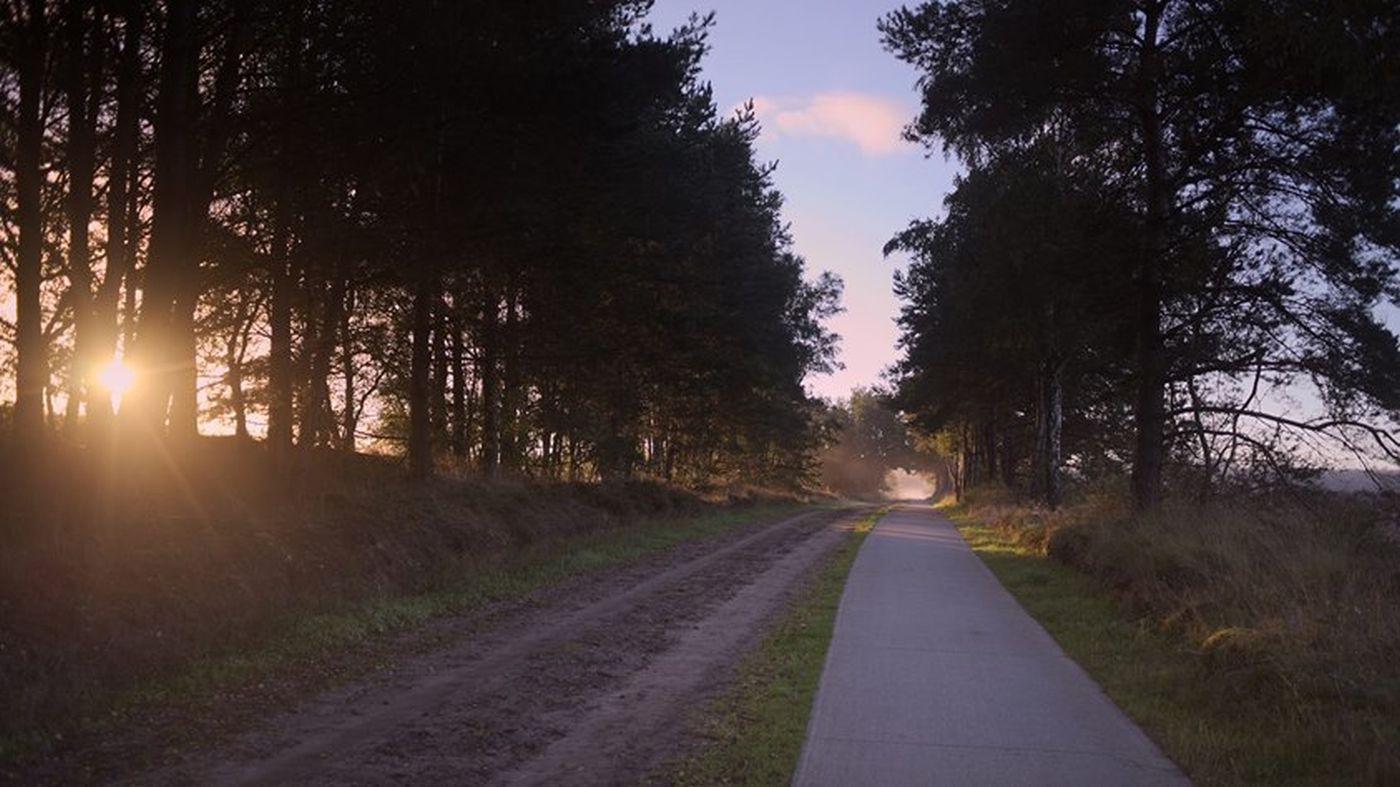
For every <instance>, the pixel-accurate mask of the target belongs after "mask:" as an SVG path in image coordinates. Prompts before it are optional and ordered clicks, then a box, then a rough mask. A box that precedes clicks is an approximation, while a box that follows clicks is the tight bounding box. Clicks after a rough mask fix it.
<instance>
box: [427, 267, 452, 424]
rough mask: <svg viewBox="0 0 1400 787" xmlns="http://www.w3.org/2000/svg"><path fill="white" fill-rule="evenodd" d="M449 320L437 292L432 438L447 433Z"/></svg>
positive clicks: (434, 325)
mask: <svg viewBox="0 0 1400 787" xmlns="http://www.w3.org/2000/svg"><path fill="white" fill-rule="evenodd" d="M450 323H451V321H450V320H449V319H448V315H447V303H446V300H445V299H444V298H443V297H442V296H441V295H440V294H439V296H438V297H437V298H436V299H434V302H433V377H432V388H433V393H432V398H431V402H432V426H433V438H434V439H441V438H442V437H443V436H445V435H446V434H447V423H448V411H447V368H448V364H447V330H448V326H449V325H450Z"/></svg>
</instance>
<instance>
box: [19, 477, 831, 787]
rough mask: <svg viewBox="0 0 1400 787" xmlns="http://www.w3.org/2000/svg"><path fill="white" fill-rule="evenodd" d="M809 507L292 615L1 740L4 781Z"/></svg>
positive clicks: (467, 565)
mask: <svg viewBox="0 0 1400 787" xmlns="http://www.w3.org/2000/svg"><path fill="white" fill-rule="evenodd" d="M812 508H814V506H811V505H805V504H798V503H786V504H782V503H778V504H761V505H752V506H743V507H729V508H722V509H719V510H712V511H708V512H705V513H701V514H696V515H689V516H681V517H675V518H668V519H664V520H659V521H650V522H647V521H643V522H636V523H632V524H628V525H625V526H621V527H617V528H614V529H610V530H604V531H597V532H593V533H588V534H584V535H578V536H574V537H570V538H563V539H558V540H555V541H552V542H550V541H545V542H537V543H535V544H533V545H531V546H528V547H525V548H523V549H521V550H520V551H518V552H516V553H514V554H512V555H510V556H508V557H500V556H497V557H496V558H494V559H492V560H490V561H480V562H474V561H458V562H456V563H455V564H453V565H452V567H451V568H450V569H449V570H447V571H446V572H444V573H443V574H442V575H441V576H440V577H439V578H438V579H437V580H436V581H434V582H433V583H432V587H431V589H430V590H428V591H426V592H422V593H416V594H406V595H383V596H377V597H371V598H368V599H364V600H360V601H357V602H351V603H346V604H343V605H341V606H340V607H338V608H335V609H333V610H330V611H321V612H316V613H309V614H300V615H296V614H293V615H292V616H291V617H290V618H289V620H287V621H286V622H285V624H284V625H282V626H279V627H277V630H276V631H275V633H269V634H266V635H264V636H261V637H256V638H252V639H250V640H249V641H248V642H247V643H246V644H245V645H244V646H243V647H240V648H238V649H236V650H229V651H224V652H218V653H214V654H208V655H205V656H201V657H198V658H195V659H192V660H191V661H190V662H189V663H188V664H187V665H186V666H185V667H184V668H182V669H179V670H175V671H171V672H168V673H162V674H156V675H152V676H149V677H147V678H145V679H143V680H140V681H138V682H137V683H135V684H134V685H133V686H131V687H130V688H126V689H121V690H117V691H112V692H106V693H98V694H95V695H93V696H91V697H90V698H89V700H88V701H87V702H86V703H85V705H84V707H83V709H82V711H81V712H80V713H78V714H76V715H75V717H74V718H71V719H69V720H68V721H67V723H61V724H57V725H54V726H52V727H50V728H47V729H42V730H30V731H27V732H23V733H20V734H18V735H11V736H8V737H3V738H0V775H3V773H4V770H6V769H12V768H17V767H23V766H24V765H25V764H26V763H32V762H33V761H35V760H36V759H39V758H41V757H43V756H44V755H46V754H53V753H54V751H55V749H57V748H60V747H62V746H65V745H71V742H72V741H73V740H75V739H79V740H81V739H90V738H91V737H92V736H96V735H101V734H102V733H103V732H104V731H110V730H114V729H118V728H120V727H123V726H127V725H131V724H134V723H139V720H140V719H142V718H144V717H146V716H148V715H149V714H151V713H153V712H161V711H165V710H169V709H172V708H186V709H189V710H191V711H193V712H195V713H196V714H197V713H198V712H200V711H206V710H212V709H214V708H215V707H216V706H218V705H219V704H220V703H222V702H224V701H225V700H226V699H227V697H228V696H229V695H231V694H235V693H238V692H239V691H241V690H244V689H247V688H250V687H257V688H262V684H263V683H264V682H267V683H269V684H270V683H273V682H275V681H276V680H277V679H278V678H279V677H285V676H288V675H291V676H293V680H292V682H293V683H296V682H299V680H298V679H299V678H302V677H314V678H315V680H314V681H313V682H320V683H323V684H324V683H333V682H335V680H336V679H337V678H342V679H343V678H344V677H346V676H345V675H343V674H342V675H338V676H337V675H329V676H328V675H315V676H304V675H302V672H303V671H308V670H310V671H317V670H320V669H321V668H322V667H323V666H324V663H326V662H328V661H330V662H334V661H335V659H331V657H332V656H336V655H338V654H344V653H345V652H347V651H349V652H354V651H355V650H356V649H366V650H367V646H368V645H370V644H371V643H374V642H376V641H380V640H382V638H383V637H384V636H385V635H388V634H392V633H394V632H399V631H405V630H407V629H410V628H412V627H414V626H417V625H421V624H423V623H426V622H428V621H430V620H432V619H434V618H439V617H443V616H446V615H450V614H461V613H465V612H470V611H472V610H474V609H478V608H481V607H483V606H484V605H486V604H489V603H492V602H499V601H509V600H512V599H519V598H522V597H524V596H526V595H527V594H529V593H530V592H531V591H534V590H536V589H538V588H541V587H545V586H547V585H550V584H553V583H556V582H559V581H562V580H565V579H568V578H570V577H574V576H578V575H581V574H584V573H587V572H589V571H593V570H597V569H601V568H607V567H620V566H625V565H628V564H632V563H636V562H638V561H640V560H642V559H644V558H646V557H648V556H651V555H654V554H656V553H659V552H661V551H663V550H666V549H669V548H671V547H675V546H678V545H680V544H682V543H684V542H688V541H694V540H698V539H704V538H710V537H715V536H719V535H721V534H724V533H726V532H729V531H733V530H736V529H738V528H741V527H744V526H746V525H752V524H755V523H758V522H763V521H777V520H779V519H781V518H784V517H787V516H792V515H795V514H798V513H800V512H802V511H804V510H810V509H812Z"/></svg>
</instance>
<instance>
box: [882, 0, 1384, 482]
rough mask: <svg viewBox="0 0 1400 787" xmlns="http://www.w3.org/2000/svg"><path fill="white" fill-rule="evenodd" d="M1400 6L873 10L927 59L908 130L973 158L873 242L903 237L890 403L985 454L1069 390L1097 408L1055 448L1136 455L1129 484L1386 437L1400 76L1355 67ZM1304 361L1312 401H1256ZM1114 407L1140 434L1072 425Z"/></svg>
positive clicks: (1285, 385) (1126, 1)
mask: <svg viewBox="0 0 1400 787" xmlns="http://www.w3.org/2000/svg"><path fill="white" fill-rule="evenodd" d="M1396 22H1397V20H1396V18H1395V10H1394V8H1393V7H1392V6H1391V4H1387V3H1380V2H1373V3H1364V2H1363V3H1355V4H1348V5H1347V6H1346V7H1345V8H1338V7H1336V6H1335V4H1330V3H1321V2H1306V1H1305V0H1299V1H1298V2H1283V3H1273V2H1223V1H1222V2H1194V1H1191V0H1095V1H1094V2H1083V3H1074V4H1070V5H1068V6H1062V5H1051V4H1045V3H1037V2H1030V1H1029V0H968V2H928V3H923V4H920V5H918V6H917V7H914V8H902V9H900V10H898V11H895V12H893V13H892V14H890V15H888V16H887V17H885V18H884V19H883V20H882V21H881V30H882V32H883V34H884V37H885V43H886V46H887V47H888V48H889V49H890V51H891V52H893V53H894V54H895V55H896V56H898V57H899V58H901V59H903V60H905V61H906V62H909V63H910V64H912V65H914V66H915V67H916V68H918V69H919V72H920V80H919V92H920V95H921V97H922V109H921V112H920V114H919V116H918V117H917V119H916V120H915V121H914V122H913V123H912V124H911V125H910V126H909V128H908V135H909V136H910V138H911V139H914V140H917V141H920V142H923V143H925V144H926V145H928V146H929V147H930V148H931V149H935V150H937V149H940V148H941V149H943V150H945V151H949V152H952V153H954V154H956V155H957V156H958V157H959V158H960V159H961V160H962V162H963V163H964V164H965V165H966V166H967V167H968V174H967V176H966V177H965V178H963V179H962V180H961V181H960V183H959V184H958V187H957V189H956V191H955V192H954V193H953V194H952V195H950V196H949V198H948V202H947V215H946V216H945V217H944V218H943V219H941V220H939V221H925V222H916V223H915V224H914V225H913V226H911V227H910V228H909V230H907V231H906V232H904V233H902V234H901V235H900V236H899V237H898V238H896V240H895V241H894V243H893V244H892V249H903V250H906V251H910V252H913V254H914V257H915V263H914V266H913V268H912V269H911V271H910V274H909V276H908V277H906V278H905V279H904V280H903V281H902V282H901V285H900V287H901V295H902V296H903V297H904V298H905V299H906V306H905V309H904V316H903V319H902V325H903V329H904V336H905V348H906V355H905V358H904V360H903V362H902V363H901V365H900V367H899V370H898V371H899V375H900V394H901V401H902V403H903V406H905V407H907V408H909V409H910V410H911V411H913V412H916V413H918V414H920V417H921V418H923V419H925V421H926V422H928V423H929V425H931V426H935V427H940V428H941V427H947V426H948V425H949V424H951V423H953V422H954V421H956V422H957V423H958V424H960V426H958V427H957V428H958V429H962V430H965V431H966V434H967V441H966V442H967V443H968V445H969V449H970V450H971V451H972V453H975V454H977V455H978V456H979V457H981V458H982V459H983V460H984V461H983V462H982V468H983V470H984V471H992V472H994V471H995V468H996V466H997V460H996V458H995V457H996V456H997V455H998V454H1002V455H1003V456H1002V460H1003V461H1002V464H1003V465H1004V464H1005V463H1006V461H1011V462H1013V463H1014V462H1015V461H1016V459H1017V457H1016V448H1015V447H1014V446H1015V445H1016V444H1017V443H1016V441H1015V439H1013V436H1014V435H1017V434H1022V433H1024V432H1026V431H1034V432H1035V433H1036V434H1037V435H1038V437H1036V438H1035V440H1034V441H1032V442H1033V444H1035V445H1037V446H1040V447H1039V448H1038V449H1037V450H1036V451H1035V452H1033V455H1034V456H1035V457H1037V459H1036V462H1038V463H1039V466H1041V467H1049V468H1054V467H1057V466H1058V464H1059V463H1060V461H1061V460H1060V457H1059V456H1058V448H1056V447H1055V446H1053V445H1052V443H1053V442H1054V439H1055V438H1054V437H1053V433H1055V432H1056V431H1057V430H1056V429H1055V428H1053V424H1054V423H1055V422H1056V421H1057V419H1058V417H1059V416H1058V415H1057V414H1056V413H1057V411H1058V410H1059V409H1060V404H1059V403H1058V397H1060V396H1062V395H1064V396H1068V397H1069V398H1070V400H1071V401H1070V403H1069V404H1068V405H1067V411H1068V414H1067V416H1066V417H1067V419H1068V420H1069V422H1070V423H1071V424H1072V423H1073V422H1075V421H1079V420H1081V419H1084V420H1086V421H1092V422H1095V423H1097V424H1098V425H1099V426H1098V427H1097V428H1096V429H1095V430H1093V431H1092V432H1090V433H1087V434H1085V435H1084V438H1085V439H1086V440H1089V441H1090V442H1092V443H1093V445H1092V446H1090V445H1089V444H1088V443H1083V442H1078V438H1075V442H1074V445H1073V447H1071V449H1070V454H1071V457H1072V460H1073V461H1074V462H1075V463H1079V464H1098V465H1110V466H1119V467H1127V468H1130V469H1131V473H1132V477H1133V488H1134V492H1135V497H1136V500H1137V502H1138V505H1139V506H1140V507H1150V506H1152V505H1154V504H1155V503H1156V501H1157V500H1158V498H1159V496H1160V493H1161V487H1162V483H1163V478H1164V476H1165V475H1166V474H1168V473H1169V472H1175V471H1178V470H1183V471H1187V472H1189V473H1193V474H1196V475H1200V476H1203V477H1204V478H1205V479H1206V482H1207V483H1209V482H1210V480H1211V479H1215V480H1219V479H1220V478H1223V477H1225V476H1228V475H1230V474H1232V473H1237V472H1239V470H1240V467H1241V464H1242V459H1243V458H1244V457H1249V458H1252V459H1254V460H1257V462H1258V463H1268V464H1273V465H1276V466H1277V465H1279V463H1280V462H1281V461H1283V460H1282V457H1281V455H1280V452H1279V451H1278V450H1277V449H1278V448H1279V439H1280V437H1281V436H1282V435H1283V434H1284V433H1288V434H1291V435H1293V438H1291V439H1293V440H1302V441H1311V440H1313V439H1315V438H1316V437H1317V436H1319V435H1325V436H1327V437H1329V438H1331V439H1333V440H1335V441H1337V442H1338V444H1339V445H1340V446H1341V448H1340V449H1339V450H1342V451H1354V452H1357V453H1358V454H1359V455H1360V454H1364V455H1366V456H1367V457H1369V458H1370V459H1371V460H1372V461H1377V460H1378V461H1382V462H1388V461H1394V460H1396V459H1400V441H1397V436H1396V431H1395V430H1394V427H1393V424H1394V423H1395V416H1396V414H1397V404H1400V402H1397V396H1400V346H1397V342H1396V338H1395V335H1394V334H1393V333H1392V332H1391V331H1390V330H1389V329H1388V328H1387V327H1386V326H1385V324H1384V323H1383V321H1382V320H1381V319H1380V317H1379V316H1378V312H1377V307H1378V306H1379V305H1380V304H1381V303H1383V302H1385V301H1389V302H1391V303H1392V304H1394V303H1397V302H1400V278H1397V276H1398V274H1397V266H1396V260H1397V258H1398V257H1400V212H1398V211H1400V191H1398V189H1400V155H1397V149H1400V148H1397V145H1400V101H1397V96H1396V94H1395V92H1394V91H1393V90H1392V89H1390V88H1389V87H1387V86H1386V85H1387V84H1388V83H1390V82H1393V80H1385V79H1376V78H1374V77H1373V76H1372V75H1377V74H1389V73H1395V71H1396V62H1395V57H1396V55H1395V53H1396V52H1397V51H1400V45H1398V44H1400V41H1397V37H1400V28H1397V25H1396ZM994 304H1000V308H994ZM1125 345H1126V346H1125ZM1304 383H1306V384H1307V385H1308V386H1309V387H1310V390H1315V391H1316V398H1317V399H1318V402H1319V407H1318V408H1314V411H1313V412H1310V413H1307V414H1288V413H1284V412H1283V411H1281V410H1279V409H1277V408H1271V407H1269V406H1266V405H1265V404H1263V403H1262V400H1263V399H1265V398H1268V396H1269V394H1270V392H1273V393H1277V392H1280V391H1287V390H1289V389H1290V387H1296V386H1298V385H1301V384H1304ZM1061 390H1062V393H1057V391H1061ZM1124 414H1130V419H1131V420H1130V422H1125V421H1124V420H1123V416H1124ZM1027 421H1030V422H1035V423H1038V424H1039V428H1035V429H1029V430H1028V429H1027V428H1026V426H1027V423H1026V422H1027ZM1046 424H1050V425H1051V427H1050V428H1046ZM1115 427H1116V428H1115ZM1106 429H1111V430H1112V432H1110V433H1113V434H1121V433H1123V432H1124V431H1126V432H1128V433H1130V434H1131V435H1132V445H1131V446H1130V447H1127V446H1123V445H1115V444H1113V441H1110V440H1104V439H1102V438H1101V437H1100V438H1099V439H1092V440H1090V437H1091V435H1092V434H1094V433H1097V434H1099V435H1103V434H1105V430H1106ZM978 435H980V437H978ZM1021 442H1022V443H1025V442H1028V441H1024V440H1022V441H1021ZM973 443H975V444H976V445H975V446H974V445H973ZM1008 446H1010V447H1008ZM1003 469H1004V470H1006V469H1007V468H1005V467H1003ZM1011 469H1012V470H1014V467H1013V468H1011ZM1052 475H1053V474H1052ZM1034 477H1035V478H1036V479H1037V483H1038V485H1039V486H1041V487H1042V488H1043V489H1045V490H1047V492H1049V494H1050V497H1051V500H1052V502H1053V501H1054V494H1055V493H1054V492H1053V490H1054V488H1055V480H1054V479H1053V478H1050V477H1046V476H1045V474H1044V473H1043V472H1040V471H1037V472H1036V473H1034Z"/></svg>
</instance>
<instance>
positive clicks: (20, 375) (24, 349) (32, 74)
mask: <svg viewBox="0 0 1400 787" xmlns="http://www.w3.org/2000/svg"><path fill="white" fill-rule="evenodd" d="M27 8H28V15H29V18H28V24H26V25H25V28H26V29H25V31H24V33H23V36H22V41H21V47H22V50H21V54H20V58H21V60H20V73H19V109H18V115H19V116H18V119H17V126H18V139H17V140H16V142H17V145H18V150H17V151H16V154H17V155H16V168H15V191H16V196H17V198H18V199H17V202H18V219H19V254H18V258H17V260H16V263H17V264H16V268H15V345H16V350H17V351H18V355H19V358H18V369H17V370H16V379H15V433H16V435H17V437H18V438H19V439H20V441H21V442H22V443H29V442H35V441H37V440H38V439H39V438H40V437H41V436H42V435H43V432H44V388H45V387H46V381H47V378H48V359H47V358H46V357H45V356H46V347H45V344H44V326H43V315H42V311H41V310H42V308H43V305H42V303H41V301H40V297H39V288H40V284H41V283H42V281H43V275H44V269H43V265H44V214H43V205H42V188H43V172H42V171H41V163H42V160H43V152H44V151H43V148H44V127H43V117H42V107H41V106H40V105H41V103H42V98H43V91H44V71H45V60H46V59H47V55H48V52H47V50H48V23H47V18H46V14H47V11H46V9H45V8H44V0H29V3H28V6H27Z"/></svg>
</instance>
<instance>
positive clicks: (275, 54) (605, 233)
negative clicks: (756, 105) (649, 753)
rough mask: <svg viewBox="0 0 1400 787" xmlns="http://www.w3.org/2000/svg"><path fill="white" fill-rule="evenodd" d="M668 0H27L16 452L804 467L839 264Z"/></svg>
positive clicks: (8, 295)
mask: <svg viewBox="0 0 1400 787" xmlns="http://www.w3.org/2000/svg"><path fill="white" fill-rule="evenodd" d="M649 7H650V3H649V2H646V1H645V0H589V2H572V1H569V0H527V1H526V2H512V3H490V2H437V1H435V0H415V1H414V2H409V3H406V4H405V3H394V4H386V3H381V2H373V1H372V0H293V1H292V2H224V1H222V0H171V1H169V2H154V0H123V1H122V2H111V3H93V2H82V1H81V0H25V1H24V2H15V3H7V4H6V6H5V9H4V11H3V14H0V41H3V52H4V55H3V61H2V62H0V112H3V114H2V115H0V155H2V156H3V158H0V255H3V266H0V401H3V402H4V404H3V405H0V432H3V433H5V434H7V435H8V437H7V438H6V439H9V440H12V441H13V443H12V445H13V446H14V447H13V448H11V449H7V451H16V452H19V453H25V452H29V451H32V450H34V447H35V446H38V445H42V444H45V443H49V444H52V443H61V444H63V445H65V446H90V447H91V446H108V447H110V444H111V442H112V441H116V444H117V445H119V446H120V449H119V450H120V451H121V453H122V454H123V455H128V456H129V455H133V453H134V452H140V451H143V450H150V447H151V446H153V445H154V446H159V450H160V451H171V450H178V448H179V446H181V445H188V444H189V443H190V440H191V439H192V438H194V437H195V436H197V435H200V434H206V435H222V434H228V435H235V436H237V437H239V438H248V437H253V438H257V439H260V440H261V441H263V443H264V444H265V446H266V450H267V452H268V454H269V455H270V456H271V457H272V458H273V459H274V461H284V460H285V459H286V458H287V457H289V456H291V455H292V454H294V453H296V452H298V451H302V450H303V449H304V450H314V449H335V450H339V451H347V452H349V451H356V450H360V451H366V450H374V451H378V452H383V453H391V454H397V455H404V456H406V457H407V459H408V464H409V468H410V470H411V472H412V473H413V474H414V475H415V476H417V477H420V478H421V477H427V476H429V475H431V474H432V473H433V472H434V467H435V466H437V467H439V468H442V467H453V468H460V469H462V470H463V471H466V472H469V473H472V474H475V475H479V476H482V477H486V478H493V477H497V476H507V477H529V478H541V479H568V480H594V479H628V478H637V477H647V478H654V479H659V480H664V481H669V482H675V483H679V484H684V485H691V486H698V485H704V484H720V483H724V482H727V481H729V480H733V479H739V478H742V479H745V480H747V481H750V482H753V483H757V484H771V485H774V486H796V485H798V484H799V483H801V482H802V481H803V480H804V479H806V478H808V477H809V475H810V473H811V469H812V462H813V456H812V455H813V452H814V451H815V449H816V447H817V440H818V429H817V427H816V423H817V419H816V415H817V408H816V405H815V403H814V402H813V401H812V400H810V399H809V398H808V396H807V395H806V393H805V392H804V390H803V388H802V380H803V378H804V377H805V376H806V375H807V374H808V373H809V372H813V371H817V370H822V369H826V368H829V365H830V364H831V363H832V359H833V353H834V347H835V337H834V336H833V335H831V334H830V333H829V332H828V331H827V329H826V328H825V327H824V326H823V323H822V321H823V319H824V318H826V317H828V316H830V315H831V314H832V313H834V312H835V311H836V310H837V309H838V308H839V297H840V290H841V284H840V281H839V279H836V278H835V277H833V276H830V275H821V276H812V275H809V273H808V271H806V270H805V268H804V262H803V260H802V259H801V258H799V257H798V256H796V255H795V254H794V252H793V251H792V242H791V238H790V237H789V235H788V230H787V227H786V225H785V224H784V222H783V220H782V218H781V216H780V209H781V206H782V202H783V200H782V196H781V195H780V194H779V193H778V192H777V191H776V189H775V188H774V186H773V182H772V171H773V170H772V166H771V165H769V164H766V163H764V162H761V161H759V160H758V159H757V158H756V154H755V149H754V141H755V139H756V137H757V135H758V133H759V128H758V124H757V120H756V118H755V117H754V114H753V113H752V111H751V110H744V109H740V110H738V111H737V112H735V113H734V114H732V115H730V114H728V113H727V112H725V111H721V110H720V109H719V108H718V107H717V106H716V105H715V102H714V101H713V99H712V97H711V93H710V90H709V87H708V86H707V85H706V84H704V83H702V82H701V81H700V80H699V79H698V73H699V66H700V61H701V58H702V57H703V56H704V54H705V50H706V43H705V38H706V33H707V29H708V26H709V25H710V20H709V19H708V18H703V17H692V20H691V22H690V24H688V25H687V26H684V27H682V28H680V29H677V30H674V31H670V32H666V33H659V32H656V31H653V30H652V29H651V27H650V26H649V25H648V24H647V23H646V21H645V17H646V13H647V11H648V9H649ZM11 402H13V404H12V405H11V404H10V403H11ZM142 446H146V448H144V449H143V448H142ZM279 457H280V459H279Z"/></svg>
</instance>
